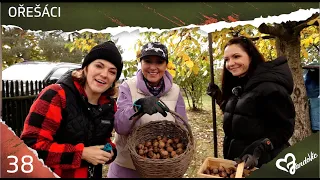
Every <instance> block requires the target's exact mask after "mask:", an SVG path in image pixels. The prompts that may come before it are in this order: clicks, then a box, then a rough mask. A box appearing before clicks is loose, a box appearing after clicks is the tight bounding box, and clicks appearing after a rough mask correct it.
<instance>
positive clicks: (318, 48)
mask: <svg viewBox="0 0 320 180" xmlns="http://www.w3.org/2000/svg"><path fill="white" fill-rule="evenodd" d="M313 47H315V48H316V49H317V50H318V53H319V51H320V49H319V48H318V46H316V45H315V44H313Z"/></svg>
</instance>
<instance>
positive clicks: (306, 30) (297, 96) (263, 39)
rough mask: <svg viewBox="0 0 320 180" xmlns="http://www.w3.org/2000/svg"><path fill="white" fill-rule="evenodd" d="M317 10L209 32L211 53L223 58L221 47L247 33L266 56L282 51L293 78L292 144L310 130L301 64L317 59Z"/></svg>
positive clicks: (279, 53)
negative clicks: (283, 19) (304, 15)
mask: <svg viewBox="0 0 320 180" xmlns="http://www.w3.org/2000/svg"><path fill="white" fill-rule="evenodd" d="M318 16H319V14H315V15H313V16H312V17H310V18H309V19H307V20H305V21H301V22H294V21H289V22H285V23H281V24H273V25H272V24H268V25H267V24H264V23H263V24H261V26H260V27H259V28H255V27H254V26H252V25H244V26H236V27H233V28H224V29H222V30H221V31H215V32H213V33H212V39H213V42H214V43H215V47H214V48H213V56H214V58H215V59H222V54H223V48H224V46H225V45H226V43H227V42H228V40H229V39H231V38H232V37H233V36H240V35H243V36H246V37H249V38H251V39H252V40H253V42H254V43H255V45H256V46H257V47H258V49H259V50H260V52H261V53H262V54H263V55H264V57H265V58H266V60H268V61H270V60H273V59H275V58H276V57H278V56H282V55H285V56H286V57H287V59H288V62H289V66H290V69H291V71H292V74H293V79H294V82H295V85H294V92H293V94H292V99H293V101H294V104H295V109H296V120H295V122H296V123H295V124H296V127H295V132H294V135H293V137H292V139H291V142H292V144H294V143H296V142H298V141H301V140H302V139H304V138H305V137H307V136H309V135H310V134H311V127H310V118H309V107H308V101H307V96H306V90H305V85H304V81H303V73H302V65H303V64H307V63H309V62H311V61H314V60H317V61H319V17H318Z"/></svg>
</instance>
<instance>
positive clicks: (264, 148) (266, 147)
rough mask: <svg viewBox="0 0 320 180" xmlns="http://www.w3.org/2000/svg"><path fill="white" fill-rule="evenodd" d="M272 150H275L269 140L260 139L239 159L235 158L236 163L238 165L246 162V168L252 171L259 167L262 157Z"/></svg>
mask: <svg viewBox="0 0 320 180" xmlns="http://www.w3.org/2000/svg"><path fill="white" fill-rule="evenodd" d="M271 150H273V145H272V143H271V141H270V140H269V139H268V138H263V139H259V140H257V141H255V142H253V143H252V144H250V145H249V146H248V147H247V148H246V149H245V150H244V151H243V153H242V154H241V155H240V156H239V157H238V158H235V161H236V163H238V164H239V163H241V162H243V161H244V162H245V165H244V168H245V169H252V168H254V167H256V166H257V165H258V162H259V158H260V157H261V155H262V154H263V153H265V152H270V151H271ZM250 152H253V153H252V154H251V153H250Z"/></svg>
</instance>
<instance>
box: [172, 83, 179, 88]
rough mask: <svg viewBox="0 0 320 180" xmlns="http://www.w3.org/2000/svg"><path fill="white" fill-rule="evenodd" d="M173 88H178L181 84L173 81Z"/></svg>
mask: <svg viewBox="0 0 320 180" xmlns="http://www.w3.org/2000/svg"><path fill="white" fill-rule="evenodd" d="M172 88H177V89H180V86H179V85H178V84H176V83H172Z"/></svg>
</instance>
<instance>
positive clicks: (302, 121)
mask: <svg viewBox="0 0 320 180" xmlns="http://www.w3.org/2000/svg"><path fill="white" fill-rule="evenodd" d="M286 32H290V30H289V29H286ZM290 34H291V33H290ZM287 35H288V34H287ZM276 48H277V55H278V56H283V55H284V56H286V57H287V59H288V63H289V66H290V69H291V72H292V76H293V81H294V89H293V93H292V95H291V97H292V99H293V102H294V106H295V110H296V118H295V130H294V134H293V136H292V138H291V140H290V141H291V142H290V143H291V144H295V143H296V142H299V141H301V140H303V139H304V138H305V137H307V136H310V135H311V124H310V116H309V106H308V98H307V93H306V88H305V84H304V80H303V74H302V73H303V72H302V67H301V59H300V51H301V47H300V34H299V33H293V34H291V35H290V37H287V36H280V37H276Z"/></svg>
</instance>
